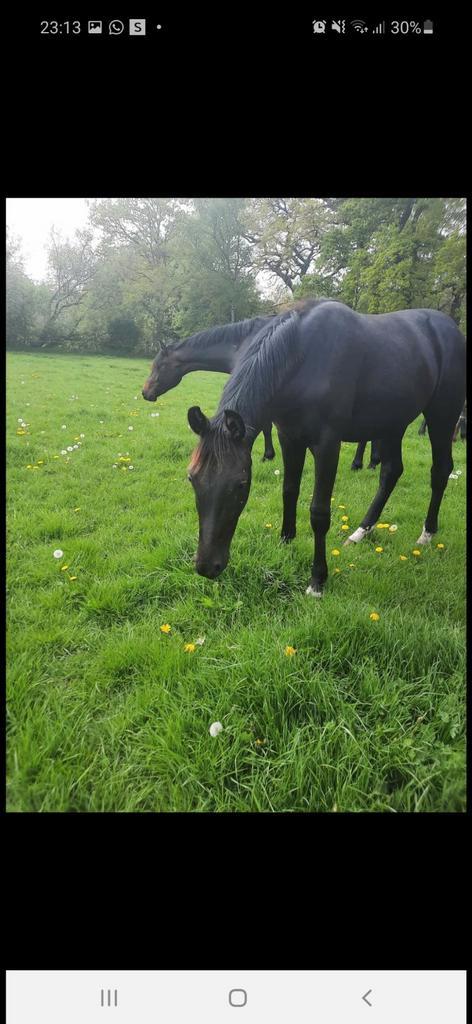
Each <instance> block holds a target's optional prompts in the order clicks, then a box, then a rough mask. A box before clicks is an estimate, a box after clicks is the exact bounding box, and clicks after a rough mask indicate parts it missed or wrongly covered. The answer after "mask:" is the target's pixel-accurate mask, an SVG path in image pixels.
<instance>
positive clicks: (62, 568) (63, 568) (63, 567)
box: [61, 565, 69, 572]
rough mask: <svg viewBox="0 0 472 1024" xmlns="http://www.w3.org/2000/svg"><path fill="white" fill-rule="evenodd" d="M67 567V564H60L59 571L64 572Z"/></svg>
mask: <svg viewBox="0 0 472 1024" xmlns="http://www.w3.org/2000/svg"><path fill="white" fill-rule="evenodd" d="M68 568H69V566H68V565H61V572H65V571H66V569H68Z"/></svg>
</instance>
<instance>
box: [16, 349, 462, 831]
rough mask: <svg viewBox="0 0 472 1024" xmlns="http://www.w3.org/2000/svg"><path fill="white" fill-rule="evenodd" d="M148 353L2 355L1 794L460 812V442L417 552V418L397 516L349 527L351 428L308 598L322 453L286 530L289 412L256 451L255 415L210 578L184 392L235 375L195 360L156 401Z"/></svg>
mask: <svg viewBox="0 0 472 1024" xmlns="http://www.w3.org/2000/svg"><path fill="white" fill-rule="evenodd" d="M149 365H150V364H149V361H145V360H129V359H119V358H114V357H106V356H105V357H92V356H72V355H67V356H66V355H51V354H19V353H15V354H9V356H8V360H7V374H8V393H7V398H8V409H7V413H8V415H7V455H8V467H9V468H8V493H7V500H8V634H7V635H8V809H9V811H20V812H24V811H79V812H83V811H92V812H95V811H117V812H130V811H144V812H146V811H147V812H149V811H190V812H198V811H200V812H201V811H217V812H218V811H219V812H221V811H264V812H273V811H289V812H293V811H315V812H316V811H327V812H331V811H338V812H343V811H350V812H359V811H381V812H399V811H413V812H414V811H420V812H422V811H425V812H432V811H464V810H465V749H464V748H465V742H464V725H465V721H464V720H465V622H464V618H465V571H464V570H465V537H466V520H465V493H466V491H465V488H466V448H465V444H464V443H462V442H461V441H458V442H457V443H456V444H454V446H453V458H454V463H455V469H454V471H456V470H460V475H459V476H458V477H457V479H455V480H449V483H448V487H447V489H446V492H445V496H444V500H443V503H442V507H441V512H440V529H439V533H438V534H436V535H435V537H434V538H433V542H432V545H431V547H430V548H429V549H428V548H422V549H421V553H420V554H419V555H417V556H416V555H413V554H412V552H413V550H414V549H415V548H416V544H415V541H416V539H417V537H418V536H419V534H420V533H421V528H422V525H423V521H424V517H425V513H426V509H427V506H428V502H429V498H430V484H429V473H430V464H431V449H430V445H429V441H428V439H427V438H425V437H418V434H417V431H418V426H419V423H420V422H421V420H420V419H418V421H416V423H414V424H411V425H410V427H409V429H408V431H407V434H406V436H405V440H404V445H403V462H404V466H405V471H404V474H403V476H402V477H401V478H400V480H399V482H398V484H397V486H396V488H395V490H394V492H393V494H392V495H391V497H390V499H389V501H388V504H387V505H386V507H385V509H384V512H383V514H382V522H384V523H387V522H388V523H389V524H390V525H392V524H395V525H396V526H397V530H396V531H395V532H390V531H389V529H387V528H382V529H376V530H375V531H374V532H373V535H372V536H370V537H368V538H366V539H365V540H364V541H363V543H362V544H360V545H359V546H350V547H349V548H344V547H343V540H344V539H345V536H346V531H343V530H342V527H343V525H345V524H346V522H348V523H349V527H350V528H351V527H352V528H355V527H356V526H357V525H358V524H359V522H360V520H361V518H362V515H363V514H364V512H365V510H366V508H367V507H368V505H369V504H370V501H371V498H372V496H373V493H374V490H375V487H376V481H377V478H378V472H379V470H378V469H377V470H376V471H375V472H372V471H369V470H367V468H365V469H363V470H362V472H359V473H353V472H352V471H351V470H350V464H351V461H352V458H353V455H354V451H355V446H354V445H352V444H349V445H348V444H344V445H343V446H342V448H341V457H340V463H339V469H338V475H337V479H336V483H335V488H334V495H333V503H332V521H331V528H330V531H329V533H328V536H327V553H328V564H329V577H328V583H327V586H326V592H325V595H324V596H323V598H322V599H321V600H317V601H315V600H313V599H310V598H309V597H307V596H306V595H305V587H306V585H307V582H308V580H309V577H310V568H311V562H312V558H313V535H312V531H311V527H310V521H309V503H310V498H311V492H312V488H313V460H312V458H311V456H310V455H308V456H307V461H306V465H305V470H304V475H303V482H302V489H301V494H300V499H299V511H298V524H297V537H296V539H295V541H293V543H292V544H291V545H287V546H285V545H282V544H281V543H280V541H279V537H278V534H279V531H280V525H281V514H282V494H281V491H282V480H283V467H282V460H281V455H280V447H279V444H278V440H277V438H276V434H275V431H274V443H275V448H276V459H275V460H274V462H266V463H262V462H261V458H262V452H263V437H262V435H260V436H259V438H258V439H257V441H256V444H255V446H254V451H253V482H252V488H251V493H250V496H249V501H248V504H247V506H246V509H245V510H244V512H243V513H242V516H241V519H240V522H239V525H238V528H237V531H236V534H235V537H234V540H233V545H232V551H231V560H230V563H229V565H228V568H227V569H226V571H225V572H224V574H223V575H222V576H221V577H220V578H219V579H218V581H215V582H211V581H210V580H207V579H204V578H202V577H199V576H198V575H197V574H196V573H195V572H194V568H193V563H192V558H193V555H194V552H195V550H196V544H197V535H198V520H197V513H196V509H195V505H194V496H193V491H192V487H191V485H190V484H189V483H188V481H187V479H186V473H187V465H188V462H189V460H190V455H191V452H192V450H193V448H194V446H195V444H196V441H197V439H196V438H195V436H194V435H193V434H192V433H191V431H190V429H189V427H188V425H187V415H186V414H187V409H188V407H189V406H191V405H194V404H198V405H200V406H201V408H202V409H203V410H204V411H205V413H206V414H207V415H212V414H213V413H214V411H215V409H216V406H217V404H218V399H219V396H220V394H221V391H222V388H223V386H224V384H225V382H226V380H227V377H226V376H225V375H223V374H216V373H193V374H189V375H188V376H186V377H185V378H184V380H183V381H182V383H181V384H180V385H179V387H178V388H176V389H175V390H173V391H170V392H168V393H167V394H165V395H163V396H162V397H161V398H159V399H158V400H157V402H156V403H154V404H150V403H147V402H144V400H143V399H142V397H141V387H142V384H143V382H144V380H145V378H146V376H147V374H148V372H149ZM135 396H137V398H136V397H135ZM156 414H159V415H156ZM20 421H23V423H24V424H25V426H22V425H21V422H20ZM131 428H132V429H131ZM74 445H79V447H76V448H74V447H73V446H74ZM69 448H71V449H72V450H71V451H69V450H68V449H69ZM62 452H66V454H65V455H64V454H61V453H62ZM125 460H129V461H125ZM367 461H368V460H367V459H365V460H364V465H367ZM28 467H31V468H28ZM114 467H116V468H114ZM131 467H133V468H132V469H131ZM277 471H279V472H277ZM343 516H347V517H348V518H347V521H346V520H343V518H342V517H343ZM438 543H439V544H443V545H444V547H442V548H438V547H437V544H438ZM377 547H381V548H382V551H376V548H377ZM56 550H59V551H62V552H63V555H62V557H60V558H55V557H54V554H53V553H54V551H56ZM333 550H335V551H338V552H339V554H337V555H335V554H332V552H333ZM401 556H403V557H401ZM66 567H67V568H66ZM373 612H375V613H376V614H377V615H378V616H379V618H378V619H376V620H373V619H371V617H370V616H371V614H372V613H373ZM161 626H166V627H167V626H170V630H167V631H161ZM202 640H203V643H202V642H199V641H202ZM186 645H190V647H189V648H187V649H186ZM287 649H288V651H287ZM290 650H294V653H290ZM215 721H218V722H221V723H222V725H223V730H222V731H221V732H220V733H219V735H217V736H215V737H213V736H211V735H210V733H209V727H210V725H211V724H212V723H213V722H215Z"/></svg>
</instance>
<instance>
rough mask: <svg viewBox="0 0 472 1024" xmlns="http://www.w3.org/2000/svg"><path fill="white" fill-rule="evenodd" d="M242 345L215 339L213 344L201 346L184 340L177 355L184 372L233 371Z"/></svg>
mask: <svg viewBox="0 0 472 1024" xmlns="http://www.w3.org/2000/svg"><path fill="white" fill-rule="evenodd" d="M240 347H241V346H240V345H238V346H236V345H233V344H229V342H228V341H218V342H217V341H215V343H214V344H213V345H209V346H206V347H205V346H202V347H201V348H200V347H199V346H198V345H195V344H192V343H191V342H184V344H183V345H182V346H180V347H179V349H178V351H177V352H176V356H177V361H178V365H179V368H180V370H181V372H182V374H186V373H192V371H193V370H213V371H217V372H219V373H232V371H233V370H234V367H235V364H236V359H237V356H238V352H239V349H240Z"/></svg>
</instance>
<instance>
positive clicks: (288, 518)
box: [278, 430, 306, 542]
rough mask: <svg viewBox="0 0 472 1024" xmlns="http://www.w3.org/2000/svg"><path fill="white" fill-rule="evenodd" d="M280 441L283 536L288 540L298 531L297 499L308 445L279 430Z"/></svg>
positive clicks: (284, 539)
mask: <svg viewBox="0 0 472 1024" xmlns="http://www.w3.org/2000/svg"><path fill="white" fill-rule="evenodd" d="M278 435H279V441H280V447H281V449H282V458H283V460H284V483H283V492H282V494H283V503H284V515H283V523H282V530H281V534H280V536H281V538H282V540H283V541H285V542H288V541H290V540H293V538H294V536H295V533H296V520H297V501H298V495H299V493H300V481H301V478H302V472H303V466H304V463H305V455H306V447H305V445H303V444H302V445H301V444H300V443H299V442H296V441H291V440H290V439H289V438H288V437H285V436H284V434H282V432H281V431H280V430H279V431H278Z"/></svg>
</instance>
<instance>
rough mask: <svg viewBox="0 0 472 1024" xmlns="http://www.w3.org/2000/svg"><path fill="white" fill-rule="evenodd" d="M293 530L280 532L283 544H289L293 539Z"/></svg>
mask: <svg viewBox="0 0 472 1024" xmlns="http://www.w3.org/2000/svg"><path fill="white" fill-rule="evenodd" d="M294 538H295V531H294V532H293V533H281V534H280V539H281V541H282V543H283V544H290V541H292V540H294Z"/></svg>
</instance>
